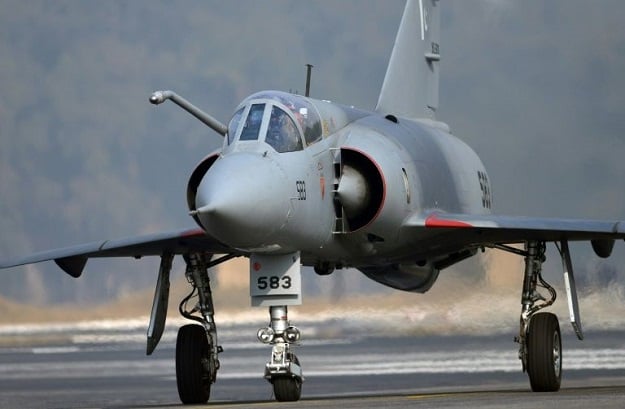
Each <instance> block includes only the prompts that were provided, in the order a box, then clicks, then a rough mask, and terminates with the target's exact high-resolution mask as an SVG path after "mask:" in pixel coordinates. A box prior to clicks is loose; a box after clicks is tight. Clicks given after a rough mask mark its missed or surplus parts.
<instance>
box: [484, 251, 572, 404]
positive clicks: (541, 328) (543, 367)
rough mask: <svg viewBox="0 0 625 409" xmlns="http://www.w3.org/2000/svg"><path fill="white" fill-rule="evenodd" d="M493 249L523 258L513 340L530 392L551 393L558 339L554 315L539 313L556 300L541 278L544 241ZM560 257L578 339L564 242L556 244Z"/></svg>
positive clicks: (558, 365) (555, 386)
mask: <svg viewBox="0 0 625 409" xmlns="http://www.w3.org/2000/svg"><path fill="white" fill-rule="evenodd" d="M493 247H494V248H497V249H500V250H504V251H508V252H512V253H515V254H518V255H522V256H524V257H525V275H524V279H523V291H522V294H521V305H522V308H521V317H520V329H519V335H518V336H517V337H515V341H516V342H517V343H518V344H519V359H520V360H521V362H522V365H523V371H524V372H527V374H528V376H529V380H530V385H531V388H532V391H534V392H555V391H558V390H559V389H560V383H561V380H562V339H561V334H560V325H559V323H558V318H557V316H556V315H555V314H552V313H549V312H541V313H539V312H538V311H540V310H542V309H543V308H546V307H549V306H550V305H552V304H553V303H554V302H555V300H556V291H555V289H554V288H553V287H551V286H550V285H549V284H548V283H547V282H546V281H545V280H544V279H543V277H542V275H541V270H542V263H543V262H544V261H545V260H546V257H545V243H544V242H538V241H530V242H527V243H526V244H525V250H519V249H516V248H513V247H509V246H503V245H496V246H493ZM558 250H559V251H560V254H561V256H562V264H563V267H564V277H565V284H566V290H567V296H568V300H569V303H568V304H569V310H570V313H571V323H572V324H573V327H574V329H575V332H576V333H577V336H578V338H579V339H580V340H581V339H583V334H582V330H581V323H580V320H579V309H578V307H577V295H576V290H575V280H574V277H573V271H572V267H571V259H570V255H569V249H568V243H567V242H565V241H564V242H562V243H561V245H560V246H558ZM539 288H541V289H543V290H545V291H547V292H548V293H549V296H548V298H546V297H545V296H544V295H543V294H541V293H540V292H539V291H538V289H539Z"/></svg>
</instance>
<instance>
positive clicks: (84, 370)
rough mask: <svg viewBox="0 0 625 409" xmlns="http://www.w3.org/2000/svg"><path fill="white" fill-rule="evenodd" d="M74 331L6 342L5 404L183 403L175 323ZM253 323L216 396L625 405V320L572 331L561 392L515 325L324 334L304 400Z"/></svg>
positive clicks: (235, 334)
mask: <svg viewBox="0 0 625 409" xmlns="http://www.w3.org/2000/svg"><path fill="white" fill-rule="evenodd" d="M245 330H246V332H249V331H248V329H245ZM63 334H65V335H66V336H64V338H63V339H62V340H59V337H56V338H55V340H54V341H51V342H48V343H46V344H39V345H36V346H32V345H31V346H7V347H3V348H0V407H1V408H165V407H177V406H178V407H179V406H180V404H179V400H178V396H177V390H176V381H175V367H174V361H173V356H174V340H175V332H173V331H170V332H169V333H168V334H166V336H165V339H164V341H163V343H162V345H160V346H159V348H158V349H157V351H156V352H155V354H154V355H153V356H151V357H146V356H145V352H144V348H145V347H144V345H143V343H142V338H143V334H142V333H140V331H139V330H137V329H136V328H135V329H130V330H129V329H115V328H113V329H111V328H109V329H106V330H102V331H83V332H80V331H78V332H76V333H71V331H69V330H68V331H66V332H63ZM247 335H248V334H246V338H245V339H243V340H240V339H238V338H240V332H239V329H233V330H229V331H226V333H225V334H224V335H223V336H222V337H221V342H222V344H223V346H224V349H225V352H224V353H223V354H221V363H222V370H221V371H220V373H219V379H218V381H217V383H216V384H214V385H213V388H212V393H211V401H210V403H209V404H208V407H216V408H221V407H224V408H272V407H283V408H291V407H294V408H295V407H297V408H337V407H340V408H404V407H411V408H412V407H417V408H431V407H435V408H457V407H458V408H459V407H462V408H472V407H475V408H477V407H479V408H484V407H486V408H499V407H506V408H536V407H566V408H588V407H593V408H623V407H625V337H624V335H625V332H622V331H618V332H615V331H611V332H595V333H588V334H587V335H588V337H587V340H586V341H584V342H578V341H576V340H575V339H574V337H573V336H572V335H568V336H565V338H564V348H565V349H564V376H563V383H562V387H563V388H562V390H561V391H560V392H558V393H532V392H530V389H529V384H528V381H527V377H526V376H525V375H524V374H523V373H522V372H521V370H520V362H519V361H518V359H517V351H516V344H514V343H513V342H512V340H511V336H510V335H489V336H419V337H407V336H402V337H383V336H371V337H363V336H359V335H356V334H343V336H335V337H332V338H329V339H321V338H315V337H312V338H309V339H307V340H306V339H305V340H304V341H303V342H302V344H303V345H302V346H301V347H299V348H298V349H297V354H298V356H299V358H300V361H301V363H302V365H303V368H304V375H305V377H306V381H305V383H304V385H303V397H302V400H301V401H299V402H296V403H287V404H284V403H281V404H278V403H276V402H274V401H273V399H272V391H271V387H270V385H269V384H268V383H267V382H266V381H265V380H264V379H262V371H263V367H264V363H265V361H266V359H267V358H268V355H269V349H268V347H266V346H263V345H261V344H259V343H258V342H257V341H255V340H253V339H251V338H250V337H247ZM11 336H12V335H11V334H7V332H5V333H4V334H3V333H2V332H1V331H0V337H4V338H5V339H6V338H7V337H11ZM187 407H188V406H187ZM204 407H205V406H204Z"/></svg>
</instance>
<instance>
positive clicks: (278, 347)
mask: <svg viewBox="0 0 625 409" xmlns="http://www.w3.org/2000/svg"><path fill="white" fill-rule="evenodd" d="M250 295H251V297H252V305H253V306H257V307H269V315H270V317H271V320H270V322H269V326H267V327H265V328H261V329H259V330H258V333H257V336H258V340H259V341H261V342H263V343H265V344H269V345H271V359H270V360H269V362H268V363H267V364H266V365H265V379H267V380H268V381H269V382H270V383H271V384H272V385H273V393H274V395H275V397H276V400H278V401H280V402H293V401H297V400H299V399H300V397H301V394H302V382H303V381H304V377H303V376H302V367H301V366H300V363H299V360H298V359H297V356H295V354H294V353H293V352H291V347H292V345H295V344H297V342H298V341H299V339H300V332H299V330H298V329H297V328H296V327H294V326H292V325H291V323H290V322H289V317H288V307H287V306H288V305H299V304H301V303H302V290H301V264H300V255H299V253H292V254H283V255H262V254H252V256H251V257H250Z"/></svg>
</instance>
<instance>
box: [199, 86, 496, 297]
mask: <svg viewBox="0 0 625 409" xmlns="http://www.w3.org/2000/svg"><path fill="white" fill-rule="evenodd" d="M261 107H262V109H261ZM261 110H262V115H261V113H260V111H261ZM236 112H237V113H236V114H235V116H234V118H233V120H232V121H231V123H230V126H229V134H228V136H227V137H226V140H225V142H224V148H223V149H222V150H221V152H220V153H215V154H212V155H209V156H208V157H207V158H206V159H205V160H204V161H202V162H201V163H200V165H199V166H198V167H197V169H196V170H195V172H194V173H193V175H192V177H191V180H190V181H189V188H188V201H189V207H190V209H191V211H192V214H193V215H194V218H195V219H196V221H197V222H198V223H199V224H200V225H201V226H202V227H203V228H204V229H205V230H206V231H207V232H208V233H209V234H210V235H212V236H214V237H216V238H217V239H218V240H220V241H222V242H223V243H225V244H226V245H228V246H231V247H234V248H237V249H241V250H244V251H246V252H250V253H253V252H256V253H288V252H294V251H300V252H301V255H302V263H303V264H305V265H312V266H322V265H323V266H330V267H335V266H337V267H342V266H353V267H357V268H360V269H361V270H362V271H363V272H365V273H366V274H367V275H369V276H370V277H371V278H373V279H376V280H377V281H381V280H380V279H379V278H380V277H377V278H376V277H375V276H374V274H373V273H375V271H379V270H380V267H379V266H393V268H394V269H395V270H397V269H398V268H399V267H398V266H404V267H405V266H408V267H409V266H411V265H414V266H415V268H416V269H417V270H419V269H423V268H425V269H426V271H427V272H428V273H432V272H433V271H432V270H433V267H432V265H433V264H434V262H435V261H436V259H440V258H444V257H446V256H447V254H444V250H443V251H442V253H441V254H437V253H436V251H434V252H432V249H429V248H428V249H427V250H426V251H424V252H423V253H420V251H419V248H415V246H418V245H419V240H418V239H417V240H415V238H414V236H411V239H410V240H407V239H405V238H404V237H403V236H402V225H403V223H404V221H405V219H406V218H407V217H409V216H411V215H414V214H415V213H418V212H424V213H425V212H427V211H430V210H440V211H444V212H453V213H464V214H483V213H490V207H491V198H490V187H489V183H488V176H487V173H486V170H485V169H484V166H483V164H482V162H481V161H480V159H479V158H478V156H477V155H476V154H475V152H474V151H473V150H472V149H471V148H469V146H467V145H466V144H465V143H464V142H462V141H461V140H460V139H458V138H456V137H455V136H453V135H451V134H450V133H448V132H446V131H445V126H442V125H440V124H438V125H437V123H428V122H427V121H413V120H408V119H404V118H395V117H393V116H386V117H384V116H381V115H380V114H378V113H371V112H365V111H361V110H357V109H354V108H350V107H345V106H341V105H336V104H332V103H330V102H327V101H320V100H314V99H309V98H304V97H302V96H298V95H291V94H287V93H282V92H277V91H267V92H262V93H258V94H254V95H252V96H250V97H249V98H247V99H246V100H245V101H243V102H242V104H241V105H240V106H239V107H238V108H237V110H236ZM285 113H286V115H285ZM302 113H303V114H304V115H302ZM279 119H281V120H282V121H281V122H280V123H282V124H285V123H287V122H288V123H289V124H290V125H289V129H291V130H292V128H293V125H295V128H297V130H296V131H297V132H296V134H294V135H295V136H294V137H296V138H301V140H302V141H301V142H300V141H296V142H291V143H290V144H291V146H290V147H286V148H285V147H283V146H282V145H277V144H276V142H275V141H274V136H275V135H274V134H276V135H277V134H278V133H279V131H276V130H275V129H278V128H279V125H277V123H278V120H279ZM250 129H251V130H252V131H255V132H256V133H254V132H250ZM280 129H282V128H280ZM289 132H290V131H289ZM291 136H292V137H293V135H291ZM278 151H282V152H278ZM426 238H427V237H424V239H426ZM415 254H417V255H418V256H417V257H415ZM374 265H375V266H377V267H376V268H375V271H373V273H371V272H370V271H369V270H367V267H368V266H374ZM399 269H400V270H401V268H399ZM404 270H406V269H404ZM406 271H408V270H406ZM370 273H371V274H370ZM436 273H437V272H436ZM398 274H399V275H401V274H402V273H401V272H399V273H398ZM372 275H373V276H372ZM381 282H383V281H381ZM383 283H384V282H383ZM384 284H388V285H391V286H393V287H396V288H401V289H410V288H409V287H410V285H407V286H404V285H403V284H397V285H392V283H384ZM402 287H406V288H402ZM428 288H429V287H428Z"/></svg>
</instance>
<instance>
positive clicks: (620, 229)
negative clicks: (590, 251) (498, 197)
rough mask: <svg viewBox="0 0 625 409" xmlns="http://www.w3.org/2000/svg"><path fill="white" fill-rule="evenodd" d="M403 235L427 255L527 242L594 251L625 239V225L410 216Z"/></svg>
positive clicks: (438, 213) (510, 218)
mask: <svg viewBox="0 0 625 409" xmlns="http://www.w3.org/2000/svg"><path fill="white" fill-rule="evenodd" d="M402 233H403V236H404V237H405V238H406V239H407V240H417V239H415V238H416V237H418V241H419V242H421V243H423V244H424V245H425V247H427V248H428V251H430V252H434V251H436V250H438V251H440V252H451V251H457V250H461V249H466V248H471V247H490V246H493V245H504V244H514V243H522V242H527V241H542V242H561V241H590V242H593V247H594V246H595V245H597V246H600V245H601V243H611V242H613V241H614V240H615V239H625V221H601V220H583V219H579V220H578V219H559V218H536V217H517V216H499V215H468V214H451V213H443V212H431V213H428V214H425V215H424V214H415V215H412V216H410V217H409V218H408V219H406V221H405V223H404V225H403V229H402Z"/></svg>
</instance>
